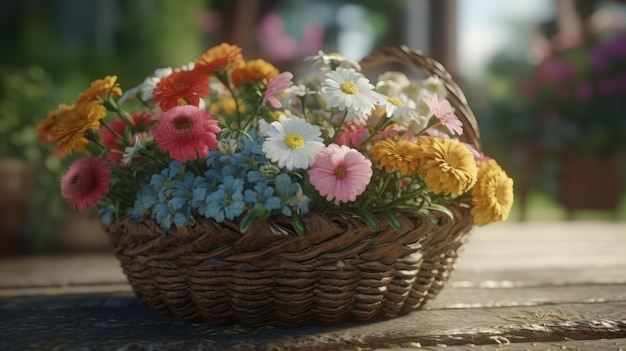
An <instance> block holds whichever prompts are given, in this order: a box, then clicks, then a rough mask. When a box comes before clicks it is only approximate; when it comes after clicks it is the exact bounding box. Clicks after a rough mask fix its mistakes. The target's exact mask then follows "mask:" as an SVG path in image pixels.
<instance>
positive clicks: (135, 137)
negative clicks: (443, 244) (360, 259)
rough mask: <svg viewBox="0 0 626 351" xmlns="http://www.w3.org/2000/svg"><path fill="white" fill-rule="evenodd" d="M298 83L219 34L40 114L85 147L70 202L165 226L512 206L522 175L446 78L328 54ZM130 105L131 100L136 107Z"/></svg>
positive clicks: (498, 212) (49, 135) (494, 216)
mask: <svg viewBox="0 0 626 351" xmlns="http://www.w3.org/2000/svg"><path fill="white" fill-rule="evenodd" d="M305 62H306V63H308V64H310V68H311V72H312V73H311V75H310V76H308V77H305V78H304V79H302V80H301V81H298V82H296V83H294V82H293V79H294V77H293V75H292V73H290V72H279V70H278V69H277V68H276V67H274V66H273V65H271V64H270V63H268V62H266V61H264V60H262V59H255V60H247V61H246V60H244V57H243V55H242V52H241V49H240V48H239V47H237V46H235V45H230V44H226V43H224V44H220V45H217V46H215V47H213V48H211V49H209V50H208V51H207V52H206V53H205V54H203V55H202V56H201V57H200V58H199V59H198V60H196V61H195V62H192V63H190V64H188V65H186V66H183V67H179V68H175V69H172V68H163V69H157V70H156V71H155V72H154V75H152V76H150V77H147V78H146V79H145V81H144V82H143V83H141V84H140V85H138V86H136V87H134V88H131V89H129V90H127V91H126V92H125V93H123V92H122V89H121V87H120V84H119V83H118V81H117V77H116V76H106V77H105V78H103V79H98V80H95V81H94V82H93V83H92V84H91V87H89V88H88V89H87V90H85V91H84V92H82V93H81V94H80V95H79V96H78V98H77V99H76V100H75V101H74V102H73V103H71V104H70V105H65V104H62V105H60V106H59V107H58V108H57V109H55V110H54V111H52V112H50V114H49V115H48V117H47V118H46V119H45V120H43V121H42V122H41V123H40V124H39V125H38V126H37V132H38V134H39V135H40V137H41V138H43V139H44V140H47V141H50V142H53V143H54V144H56V149H57V152H59V153H61V154H72V153H74V152H76V153H80V154H84V157H80V158H77V159H76V160H75V161H73V163H72V164H71V166H70V167H69V169H68V171H67V173H66V174H65V175H64V176H63V177H62V178H61V193H62V196H63V197H64V198H65V199H67V200H68V201H69V202H70V203H71V204H72V205H73V207H75V208H76V209H78V210H81V211H82V210H84V209H85V208H88V207H97V208H98V213H99V214H100V215H101V216H102V219H103V221H104V223H105V224H109V223H111V222H112V221H114V220H116V219H117V218H119V217H121V216H130V217H132V218H134V219H136V220H137V221H141V220H144V219H152V220H154V221H155V222H156V223H158V225H159V226H160V227H161V228H162V229H163V231H164V232H165V233H167V232H168V231H170V230H172V229H173V228H174V227H176V228H180V227H184V226H193V225H194V224H195V223H196V221H197V220H198V219H199V218H201V217H205V218H209V219H211V220H213V221H215V222H216V223H223V222H224V221H236V222H238V223H239V226H240V230H241V232H242V233H244V232H246V231H248V230H249V229H250V227H251V225H252V223H253V222H254V221H256V220H266V219H268V218H271V217H275V216H286V217H289V218H291V221H292V222H293V226H294V228H295V229H296V232H297V233H298V234H302V235H306V233H307V228H305V226H304V225H303V224H302V223H303V222H302V218H303V217H304V216H307V214H308V213H311V212H319V213H344V214H350V215H353V216H356V217H358V218H360V219H361V220H362V221H363V222H365V223H366V224H367V225H368V226H370V227H372V228H376V227H378V226H379V225H380V221H387V222H389V224H390V225H392V226H393V227H394V228H396V227H397V228H399V227H400V226H401V223H400V221H399V219H398V216H397V214H398V213H401V212H417V213H419V214H421V215H423V216H424V217H425V218H427V219H428V220H430V221H431V222H432V223H433V224H435V225H436V221H435V219H434V217H433V215H432V213H434V212H443V213H446V214H448V215H450V216H453V214H452V212H450V211H449V210H448V208H447V205H449V204H456V205H462V206H468V207H471V213H472V216H473V220H474V223H475V224H477V225H485V224H487V223H491V222H495V221H501V220H504V219H506V218H507V216H508V214H509V211H510V208H511V206H512V203H513V181H512V179H511V178H509V177H508V176H507V174H506V173H505V172H504V171H503V170H502V168H501V167H500V166H498V164H497V162H496V161H495V160H494V159H491V158H489V157H487V156H485V155H484V154H482V153H481V152H479V151H478V150H476V148H475V147H473V146H471V145H469V144H466V143H463V142H461V141H460V140H459V139H458V137H459V136H460V135H461V134H462V133H463V125H462V123H461V121H460V120H459V118H458V117H457V116H456V115H455V111H454V109H453V108H452V106H451V104H450V103H449V101H448V100H446V89H445V87H444V85H443V82H442V81H441V80H440V79H438V78H437V77H429V78H425V79H421V80H415V79H413V80H411V79H409V78H408V77H407V75H406V74H404V73H401V72H399V71H389V72H385V73H383V74H382V75H380V76H379V77H378V79H377V80H376V81H371V80H369V79H368V78H367V77H366V76H365V75H364V73H363V72H362V71H361V68H360V66H359V63H357V62H355V61H353V60H350V59H347V58H344V57H341V56H339V55H337V54H326V53H324V52H320V53H319V54H318V55H316V56H313V57H309V58H307V59H306V60H305ZM125 106H130V108H127V107H125Z"/></svg>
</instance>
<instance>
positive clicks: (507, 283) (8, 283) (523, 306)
mask: <svg viewBox="0 0 626 351" xmlns="http://www.w3.org/2000/svg"><path fill="white" fill-rule="evenodd" d="M418 348H422V349H427V350H444V349H445V350H614V351H617V350H626V222H610V223H607V222H523V223H518V222H506V223H498V224H493V225H490V226H486V227H483V228H478V229H476V230H475V232H474V233H473V234H472V236H471V237H470V239H469V241H468V243H467V244H466V245H465V246H464V248H463V251H462V253H461V257H460V258H459V260H458V262H457V266H456V270H455V271H454V273H453V276H452V278H451V280H450V281H449V282H448V283H447V285H446V287H445V288H444V289H443V291H442V292H441V293H440V294H439V296H438V297H437V298H435V299H434V300H432V301H430V302H429V303H428V304H427V305H426V307H425V309H424V310H421V311H416V312H413V313H411V314H409V315H407V316H403V317H399V318H395V319H392V320H389V321H381V322H373V323H368V324H360V325H357V324H342V325H338V326H334V327H303V328H296V329H279V328H258V329H247V328H241V327H238V326H231V327H211V326H207V325H203V324H193V323H180V322H175V321H171V320H166V319H161V318H159V317H157V316H155V315H154V314H153V313H152V312H150V311H148V310H146V309H145V308H144V307H143V306H142V305H141V303H140V302H138V300H137V299H136V298H135V297H134V296H133V294H132V293H131V291H130V287H129V285H127V284H126V282H125V277H124V276H123V274H122V273H121V269H120V268H119V265H118V263H117V261H116V260H115V259H114V258H113V256H112V255H111V254H108V253H104V254H80V255H63V256H32V257H13V258H1V259H0V350H29V349H33V350H35V349H45V350H375V349H386V350H390V349H391V350H416V349H418Z"/></svg>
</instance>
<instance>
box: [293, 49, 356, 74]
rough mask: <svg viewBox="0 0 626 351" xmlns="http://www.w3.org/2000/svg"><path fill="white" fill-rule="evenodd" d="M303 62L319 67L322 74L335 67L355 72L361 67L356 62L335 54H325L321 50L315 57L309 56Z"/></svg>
mask: <svg viewBox="0 0 626 351" xmlns="http://www.w3.org/2000/svg"><path fill="white" fill-rule="evenodd" d="M304 61H305V62H312V63H313V64H314V65H318V66H321V70H322V72H328V71H331V70H333V69H336V68H337V67H342V68H353V69H355V70H357V71H360V70H361V65H359V63H358V62H356V61H354V60H351V59H349V58H345V57H343V56H341V55H340V54H337V53H330V54H327V53H325V52H324V51H322V50H319V51H318V52H317V55H314V56H309V57H306V58H305V59H304Z"/></svg>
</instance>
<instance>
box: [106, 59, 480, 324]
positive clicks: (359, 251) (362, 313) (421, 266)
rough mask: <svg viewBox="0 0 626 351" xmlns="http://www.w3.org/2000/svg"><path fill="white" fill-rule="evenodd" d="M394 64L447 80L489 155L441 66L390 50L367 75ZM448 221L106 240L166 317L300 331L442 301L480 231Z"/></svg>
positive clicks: (285, 222) (471, 137)
mask: <svg viewBox="0 0 626 351" xmlns="http://www.w3.org/2000/svg"><path fill="white" fill-rule="evenodd" d="M388 63H399V64H402V65H407V66H410V67H415V68H419V69H420V70H422V71H423V72H424V73H425V74H426V75H432V74H435V75H437V76H439V77H440V78H442V79H443V80H444V81H445V82H446V87H447V89H448V91H449V97H448V98H449V100H450V102H451V103H452V104H453V106H454V108H455V109H456V112H457V115H458V116H459V118H461V119H462V120H463V122H464V125H465V133H464V135H465V137H466V140H465V141H467V142H469V143H472V144H473V145H475V146H476V147H477V148H480V138H479V135H478V129H477V125H476V121H475V118H474V116H473V114H472V112H471V110H470V109H469V107H468V106H467V103H466V100H465V97H464V96H463V93H462V92H461V90H460V89H459V88H458V86H457V85H456V84H455V83H454V82H453V80H452V78H451V77H450V75H449V74H448V73H447V72H446V70H445V69H444V68H443V67H442V66H441V64H439V63H437V62H436V61H434V60H432V59H430V58H428V57H426V56H424V55H423V54H422V53H420V52H418V51H411V50H409V49H408V48H406V47H389V48H385V49H382V50H380V51H378V52H376V53H374V54H372V55H370V56H368V57H367V58H365V59H364V60H363V61H362V66H363V68H364V69H374V68H375V66H378V65H383V64H388ZM451 210H452V211H453V212H454V213H455V214H456V218H455V220H451V219H450V218H449V217H447V216H445V215H441V216H438V217H437V218H438V222H439V225H438V226H437V227H436V228H433V227H432V226H431V225H430V224H429V223H428V221H426V220H424V219H423V218H422V217H420V216H419V215H417V214H401V215H400V219H401V221H402V222H403V227H402V230H395V229H393V228H391V227H390V226H389V225H387V223H386V222H385V221H381V228H380V229H379V230H378V231H374V230H372V229H370V228H369V227H368V226H366V225H365V224H363V222H361V221H360V220H358V219H356V218H353V217H351V216H349V215H338V214H319V213H310V214H308V215H307V216H306V217H305V218H304V224H305V226H306V228H307V234H305V235H303V236H297V235H295V234H294V233H295V231H294V230H293V229H292V226H291V222H290V221H289V219H287V218H276V219H274V220H272V221H264V222H256V223H255V224H254V226H253V229H250V231H249V232H248V233H246V234H245V235H243V234H241V233H240V232H239V227H238V224H237V223H234V222H226V223H222V224H217V223H215V222H213V221H211V220H203V219H201V220H198V221H197V223H196V225H194V226H188V227H184V228H175V229H173V230H171V231H170V232H169V234H168V235H165V236H164V235H163V232H162V229H161V228H160V227H159V226H158V225H157V224H156V223H155V222H153V221H150V220H146V221H143V222H140V223H138V222H136V221H134V220H133V219H130V218H121V219H118V220H116V221H114V222H113V223H112V224H111V225H109V226H108V227H106V230H107V232H108V234H109V235H110V238H111V241H112V243H113V247H114V252H115V255H116V256H117V258H118V259H119V260H120V262H121V264H122V267H123V270H124V273H125V274H126V275H127V277H128V281H129V282H130V284H131V285H132V287H133V290H134V292H135V294H136V295H137V296H138V297H139V298H140V299H141V301H142V302H143V303H144V304H145V305H146V306H147V307H148V308H149V309H151V310H153V311H154V312H156V313H158V314H159V315H161V316H168V317H174V318H176V319H179V320H188V321H192V320H196V321H204V322H206V323H209V324H213V325H226V324H240V325H243V326H262V325H273V326H279V327H295V326H300V325H305V324H334V323H339V322H344V321H368V320H373V319H385V318H392V317H395V316H398V315H402V314H406V313H408V312H411V311H413V310H415V309H417V308H419V307H420V306H422V305H423V304H424V303H425V302H426V301H427V300H428V299H430V298H433V297H434V296H435V295H437V293H438V292H439V291H440V289H441V288H442V287H443V285H444V283H445V282H446V280H447V279H448V277H449V274H450V272H451V270H452V265H453V263H454V261H455V259H456V257H457V251H458V249H459V248H460V247H461V245H462V243H463V242H464V239H465V238H466V236H467V234H468V233H469V231H470V229H471V228H472V217H471V215H470V213H469V209H468V208H461V207H454V208H451Z"/></svg>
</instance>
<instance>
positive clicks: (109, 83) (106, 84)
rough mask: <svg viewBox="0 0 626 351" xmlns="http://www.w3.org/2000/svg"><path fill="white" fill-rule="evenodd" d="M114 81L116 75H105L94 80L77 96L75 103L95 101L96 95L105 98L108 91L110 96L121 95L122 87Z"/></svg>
mask: <svg viewBox="0 0 626 351" xmlns="http://www.w3.org/2000/svg"><path fill="white" fill-rule="evenodd" d="M116 81H117V76H106V77H104V79H97V80H94V81H93V82H91V87H90V88H89V89H87V90H85V91H84V92H82V93H81V94H80V95H79V96H78V99H76V103H77V104H80V103H83V102H89V101H97V100H98V97H100V98H102V99H103V100H105V99H106V98H107V97H108V96H107V94H108V92H109V91H110V92H111V97H118V96H122V89H121V88H120V84H119V83H116Z"/></svg>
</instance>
